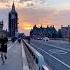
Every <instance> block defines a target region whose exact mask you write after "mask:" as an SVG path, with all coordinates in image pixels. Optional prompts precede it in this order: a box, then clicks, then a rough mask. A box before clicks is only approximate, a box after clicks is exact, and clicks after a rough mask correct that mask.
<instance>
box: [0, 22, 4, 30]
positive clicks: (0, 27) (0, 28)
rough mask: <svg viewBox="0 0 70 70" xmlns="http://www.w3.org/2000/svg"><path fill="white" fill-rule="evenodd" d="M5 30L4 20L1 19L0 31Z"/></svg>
mask: <svg viewBox="0 0 70 70" xmlns="http://www.w3.org/2000/svg"><path fill="white" fill-rule="evenodd" d="M2 30H3V21H0V31H2Z"/></svg>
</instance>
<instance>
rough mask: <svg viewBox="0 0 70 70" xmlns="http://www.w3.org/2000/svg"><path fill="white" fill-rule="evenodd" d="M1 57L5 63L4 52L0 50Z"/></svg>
mask: <svg viewBox="0 0 70 70" xmlns="http://www.w3.org/2000/svg"><path fill="white" fill-rule="evenodd" d="M1 59H2V62H3V63H5V61H4V53H3V52H1Z"/></svg>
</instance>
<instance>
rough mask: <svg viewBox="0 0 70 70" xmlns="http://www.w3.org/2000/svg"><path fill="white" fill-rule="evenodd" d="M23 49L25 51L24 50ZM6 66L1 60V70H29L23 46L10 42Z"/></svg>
mask: <svg viewBox="0 0 70 70" xmlns="http://www.w3.org/2000/svg"><path fill="white" fill-rule="evenodd" d="M22 49H23V50H22ZM7 57H8V58H7V60H6V61H5V64H2V61H1V58H0V70H29V68H28V63H27V59H26V55H25V51H24V48H23V44H22V43H21V44H19V43H18V42H17V41H16V42H15V43H12V42H8V53H7Z"/></svg>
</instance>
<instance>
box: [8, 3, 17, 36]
mask: <svg viewBox="0 0 70 70" xmlns="http://www.w3.org/2000/svg"><path fill="white" fill-rule="evenodd" d="M8 19H9V20H8V21H9V22H8V31H9V36H10V37H15V34H16V32H18V14H17V12H16V10H15V5H14V3H13V5H12V10H11V11H10V12H9V18H8Z"/></svg>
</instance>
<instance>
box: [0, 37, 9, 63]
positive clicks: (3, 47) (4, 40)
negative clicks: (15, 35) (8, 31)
mask: <svg viewBox="0 0 70 70" xmlns="http://www.w3.org/2000/svg"><path fill="white" fill-rule="evenodd" d="M7 42H8V38H7V37H3V38H1V39H0V43H1V58H2V61H3V63H4V62H5V61H4V59H7V56H6V53H7Z"/></svg>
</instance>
